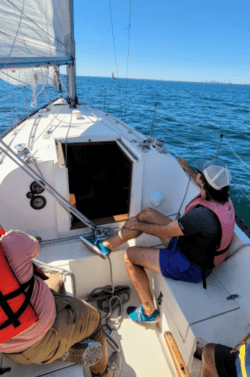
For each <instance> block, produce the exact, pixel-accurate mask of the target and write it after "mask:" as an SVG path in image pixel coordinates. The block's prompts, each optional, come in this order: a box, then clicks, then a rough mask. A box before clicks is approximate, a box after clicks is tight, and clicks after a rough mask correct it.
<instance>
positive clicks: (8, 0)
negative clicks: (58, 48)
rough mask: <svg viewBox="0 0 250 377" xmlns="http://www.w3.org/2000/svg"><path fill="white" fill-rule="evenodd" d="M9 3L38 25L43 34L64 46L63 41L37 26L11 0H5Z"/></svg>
mask: <svg viewBox="0 0 250 377" xmlns="http://www.w3.org/2000/svg"><path fill="white" fill-rule="evenodd" d="M6 1H7V2H8V3H9V4H11V5H12V6H13V7H14V8H16V9H17V10H18V11H19V12H20V13H22V14H23V15H24V16H25V17H26V18H27V19H28V20H29V21H30V22H32V23H33V24H35V25H36V26H37V27H38V29H40V30H41V31H42V32H43V33H44V34H47V35H48V36H50V37H51V38H52V40H53V41H55V40H56V41H57V42H59V43H60V44H61V45H62V46H64V47H65V44H64V43H63V42H61V41H60V39H58V38H57V37H56V38H55V37H54V36H53V35H50V34H48V33H47V32H46V31H45V30H43V29H42V28H41V26H39V25H38V24H37V23H36V22H35V21H34V20H32V18H30V17H28V16H27V15H26V14H25V13H24V12H23V11H21V10H20V9H19V8H18V7H17V6H16V5H15V4H13V2H12V1H10V0H6Z"/></svg>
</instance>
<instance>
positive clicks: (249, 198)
mask: <svg viewBox="0 0 250 377" xmlns="http://www.w3.org/2000/svg"><path fill="white" fill-rule="evenodd" d="M232 182H233V183H234V184H235V186H236V187H237V188H238V190H240V191H241V193H242V194H243V195H244V196H245V197H246V198H247V199H248V200H249V201H250V197H249V196H248V195H247V194H246V193H245V192H244V191H243V190H242V189H241V188H240V186H239V185H237V183H236V182H235V181H234V180H233V179H232Z"/></svg>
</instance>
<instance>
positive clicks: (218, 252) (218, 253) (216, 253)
mask: <svg viewBox="0 0 250 377" xmlns="http://www.w3.org/2000/svg"><path fill="white" fill-rule="evenodd" d="M230 245H231V242H230V244H229V245H228V247H226V248H225V249H223V250H221V251H215V253H214V256H215V257H217V255H222V254H224V253H225V252H226V251H227V250H228V249H229V246H230Z"/></svg>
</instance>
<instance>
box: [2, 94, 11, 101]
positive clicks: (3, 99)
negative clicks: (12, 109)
mask: <svg viewBox="0 0 250 377" xmlns="http://www.w3.org/2000/svg"><path fill="white" fill-rule="evenodd" d="M9 97H14V94H10V95H9V96H7V97H4V98H2V99H0V102H2V101H5V100H6V99H7V98H9Z"/></svg>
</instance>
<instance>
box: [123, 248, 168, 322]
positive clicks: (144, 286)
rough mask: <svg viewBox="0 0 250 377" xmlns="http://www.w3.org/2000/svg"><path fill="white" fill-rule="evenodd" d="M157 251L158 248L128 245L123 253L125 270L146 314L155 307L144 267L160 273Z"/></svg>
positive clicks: (151, 311)
mask: <svg viewBox="0 0 250 377" xmlns="http://www.w3.org/2000/svg"><path fill="white" fill-rule="evenodd" d="M159 253H160V251H159V249H153V248H149V247H140V246H135V247H130V248H129V249H128V250H127V251H126V253H125V265H126V269H127V272H128V274H129V277H130V279H131V281H132V283H133V285H134V287H135V289H136V291H137V293H138V295H139V297H140V299H141V302H142V304H143V307H144V313H145V314H146V315H150V314H153V313H154V311H155V310H156V308H155V305H154V301H153V296H152V293H151V289H150V285H149V280H148V276H147V274H146V272H145V270H144V267H146V268H148V269H150V270H152V271H156V272H159V273H160V272H161V269H160V264H159Z"/></svg>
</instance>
